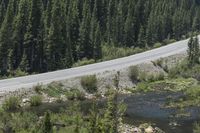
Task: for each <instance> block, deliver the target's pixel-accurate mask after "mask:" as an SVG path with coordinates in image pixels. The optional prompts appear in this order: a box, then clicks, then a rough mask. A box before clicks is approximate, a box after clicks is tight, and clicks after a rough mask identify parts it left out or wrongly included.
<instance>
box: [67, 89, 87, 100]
mask: <svg viewBox="0 0 200 133" xmlns="http://www.w3.org/2000/svg"><path fill="white" fill-rule="evenodd" d="M66 95H67V98H68V99H69V100H85V94H84V92H81V91H80V90H78V89H71V90H70V91H69V92H68V93H67V94H66Z"/></svg>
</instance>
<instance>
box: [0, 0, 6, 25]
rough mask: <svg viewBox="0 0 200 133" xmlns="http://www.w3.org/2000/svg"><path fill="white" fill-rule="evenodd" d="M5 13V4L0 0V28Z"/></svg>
mask: <svg viewBox="0 0 200 133" xmlns="http://www.w3.org/2000/svg"><path fill="white" fill-rule="evenodd" d="M5 12H6V9H5V3H4V1H3V0H2V1H1V3H0V27H1V24H2V23H3V20H4V16H5Z"/></svg>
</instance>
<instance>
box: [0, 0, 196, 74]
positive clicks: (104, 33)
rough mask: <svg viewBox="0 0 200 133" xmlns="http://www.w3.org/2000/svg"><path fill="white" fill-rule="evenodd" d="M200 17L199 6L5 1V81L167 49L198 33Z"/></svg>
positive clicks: (155, 1) (176, 0)
mask: <svg viewBox="0 0 200 133" xmlns="http://www.w3.org/2000/svg"><path fill="white" fill-rule="evenodd" d="M127 5H128V6H127ZM199 15H200V4H199V2H198V0H191V1H188V0H101V1H98V0H83V1H80V0H0V27H1V28H0V73H1V74H0V75H2V76H9V75H11V76H15V75H17V74H16V73H17V72H21V71H22V72H24V73H25V74H26V73H40V72H47V71H53V70H58V69H63V68H70V67H72V66H73V64H74V63H76V62H78V61H81V60H83V59H84V60H85V59H89V60H91V59H92V62H98V61H101V60H106V59H111V58H117V57H120V56H126V55H130V54H133V53H135V51H138V49H139V51H141V50H140V49H148V48H151V47H153V46H160V45H164V44H168V43H170V42H172V41H175V40H180V39H184V38H186V37H188V36H189V35H190V31H197V32H198V31H199V30H200V26H199V23H200V19H199ZM117 48H121V49H117ZM114 53H115V54H114ZM113 54H114V55H113Z"/></svg>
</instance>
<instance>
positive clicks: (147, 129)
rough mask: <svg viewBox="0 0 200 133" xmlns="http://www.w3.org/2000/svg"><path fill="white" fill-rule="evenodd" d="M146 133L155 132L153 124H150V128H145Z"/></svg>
mask: <svg viewBox="0 0 200 133" xmlns="http://www.w3.org/2000/svg"><path fill="white" fill-rule="evenodd" d="M144 131H145V133H153V132H154V129H153V127H152V126H149V127H148V128H146V129H145V130H144Z"/></svg>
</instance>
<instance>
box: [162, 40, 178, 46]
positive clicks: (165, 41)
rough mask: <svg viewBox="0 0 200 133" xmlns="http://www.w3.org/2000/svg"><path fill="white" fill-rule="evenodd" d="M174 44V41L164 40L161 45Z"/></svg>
mask: <svg viewBox="0 0 200 133" xmlns="http://www.w3.org/2000/svg"><path fill="white" fill-rule="evenodd" d="M174 42H176V40H175V39H165V40H163V44H164V45H167V44H170V43H174Z"/></svg>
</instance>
